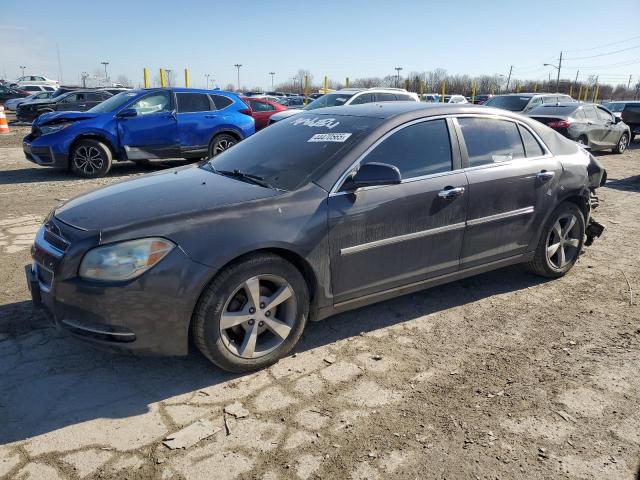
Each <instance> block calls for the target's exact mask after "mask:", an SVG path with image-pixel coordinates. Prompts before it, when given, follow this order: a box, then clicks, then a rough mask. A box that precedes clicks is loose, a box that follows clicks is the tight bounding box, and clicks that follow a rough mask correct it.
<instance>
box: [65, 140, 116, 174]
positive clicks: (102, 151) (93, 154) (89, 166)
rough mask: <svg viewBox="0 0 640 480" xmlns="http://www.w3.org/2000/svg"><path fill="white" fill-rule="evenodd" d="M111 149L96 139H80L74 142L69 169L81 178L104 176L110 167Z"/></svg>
mask: <svg viewBox="0 0 640 480" xmlns="http://www.w3.org/2000/svg"><path fill="white" fill-rule="evenodd" d="M112 160H113V159H112V155H111V150H110V149H109V147H107V146H106V145H105V144H104V143H102V142H99V141H97V140H91V139H86V140H80V141H79V142H77V143H76V144H74V146H73V148H72V150H71V155H70V163H71V171H72V172H73V173H74V174H76V175H77V176H79V177H82V178H99V177H104V176H105V175H106V174H107V173H108V172H109V170H110V169H111V163H112Z"/></svg>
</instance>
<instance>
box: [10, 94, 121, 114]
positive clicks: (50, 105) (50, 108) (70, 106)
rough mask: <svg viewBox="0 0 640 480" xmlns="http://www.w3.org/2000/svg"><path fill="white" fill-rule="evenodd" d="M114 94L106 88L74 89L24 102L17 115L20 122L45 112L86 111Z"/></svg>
mask: <svg viewBox="0 0 640 480" xmlns="http://www.w3.org/2000/svg"><path fill="white" fill-rule="evenodd" d="M112 96H113V95H111V93H109V92H107V91H104V90H77V91H72V92H68V93H66V94H63V95H60V96H58V97H53V98H48V99H46V100H37V101H35V102H29V103H23V104H21V105H19V106H18V109H17V110H16V117H17V119H18V120H19V121H20V122H32V121H34V120H35V119H36V118H38V117H39V116H40V115H42V114H43V113H49V112H69V111H73V112H85V111H87V110H89V109H90V108H93V107H95V106H96V105H98V104H99V103H101V102H103V101H104V100H106V99H107V98H109V97H112Z"/></svg>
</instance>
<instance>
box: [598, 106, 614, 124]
mask: <svg viewBox="0 0 640 480" xmlns="http://www.w3.org/2000/svg"><path fill="white" fill-rule="evenodd" d="M596 111H597V112H598V118H600V120H604V121H605V122H614V119H613V115H612V114H610V113H609V112H607V111H606V110H605V109H604V108H600V107H598V108H596Z"/></svg>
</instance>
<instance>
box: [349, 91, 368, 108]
mask: <svg viewBox="0 0 640 480" xmlns="http://www.w3.org/2000/svg"><path fill="white" fill-rule="evenodd" d="M373 98H374V97H373V94H372V93H363V94H362V95H359V96H357V97H356V98H354V99H353V101H352V102H351V103H350V104H349V105H362V104H364V103H371V102H373Z"/></svg>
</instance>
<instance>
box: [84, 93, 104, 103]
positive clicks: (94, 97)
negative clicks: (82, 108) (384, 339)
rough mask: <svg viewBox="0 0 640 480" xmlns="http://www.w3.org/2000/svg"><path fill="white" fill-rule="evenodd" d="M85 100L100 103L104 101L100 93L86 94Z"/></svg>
mask: <svg viewBox="0 0 640 480" xmlns="http://www.w3.org/2000/svg"><path fill="white" fill-rule="evenodd" d="M87 100H88V101H89V102H101V101H102V100H104V96H103V94H102V93H87Z"/></svg>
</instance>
